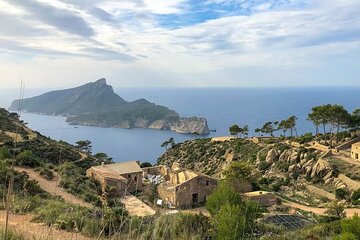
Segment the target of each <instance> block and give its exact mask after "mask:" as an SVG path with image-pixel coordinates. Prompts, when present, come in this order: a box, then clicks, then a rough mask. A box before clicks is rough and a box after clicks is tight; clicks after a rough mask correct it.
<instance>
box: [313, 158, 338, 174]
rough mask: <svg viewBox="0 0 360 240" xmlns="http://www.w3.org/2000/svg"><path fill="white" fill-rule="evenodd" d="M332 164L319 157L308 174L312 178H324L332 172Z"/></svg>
mask: <svg viewBox="0 0 360 240" xmlns="http://www.w3.org/2000/svg"><path fill="white" fill-rule="evenodd" d="M332 170H333V168H332V166H331V165H330V164H329V163H328V162H327V161H325V160H323V159H319V160H318V161H317V162H316V163H315V164H314V166H313V167H312V170H311V174H310V176H311V177H312V178H315V177H318V178H324V177H325V176H327V175H328V174H332Z"/></svg>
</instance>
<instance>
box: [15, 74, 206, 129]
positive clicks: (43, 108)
mask: <svg viewBox="0 0 360 240" xmlns="http://www.w3.org/2000/svg"><path fill="white" fill-rule="evenodd" d="M18 103H19V101H18V100H15V101H13V103H12V104H11V106H10V107H9V110H12V111H14V110H17V106H18ZM22 109H23V110H24V111H25V112H32V113H40V114H47V115H61V116H66V117H67V120H66V121H67V122H69V123H70V124H73V125H89V126H99V127H115V128H152V129H162V130H172V131H176V132H179V133H191V134H199V135H206V134H209V128H208V126H207V121H206V119H204V118H197V117H191V118H183V117H180V116H179V114H178V113H177V112H175V111H174V110H171V109H169V108H167V107H165V106H161V105H156V104H154V103H151V102H149V101H147V100H146V99H139V100H136V101H133V102H127V101H125V100H124V99H123V98H121V97H120V96H118V95H117V94H116V93H115V92H114V90H113V88H112V87H111V86H110V85H107V83H106V80H105V79H100V80H98V81H96V82H91V83H87V84H85V85H82V86H80V87H76V88H71V89H66V90H57V91H51V92H48V93H45V94H42V95H40V96H36V97H32V98H27V99H24V100H23V101H22Z"/></svg>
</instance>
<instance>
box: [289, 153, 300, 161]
mask: <svg viewBox="0 0 360 240" xmlns="http://www.w3.org/2000/svg"><path fill="white" fill-rule="evenodd" d="M288 162H289V163H290V164H295V163H297V162H298V153H297V152H293V153H292V154H291V155H290V156H289V159H288Z"/></svg>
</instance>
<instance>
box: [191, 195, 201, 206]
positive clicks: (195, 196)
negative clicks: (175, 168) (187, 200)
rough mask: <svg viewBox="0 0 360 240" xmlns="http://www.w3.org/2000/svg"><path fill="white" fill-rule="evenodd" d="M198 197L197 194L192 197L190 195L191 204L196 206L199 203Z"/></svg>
mask: <svg viewBox="0 0 360 240" xmlns="http://www.w3.org/2000/svg"><path fill="white" fill-rule="evenodd" d="M198 198H199V195H198V194H197V193H194V194H193V195H192V203H193V204H194V205H196V204H198V202H199V199H198Z"/></svg>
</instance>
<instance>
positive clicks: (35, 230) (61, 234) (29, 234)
mask: <svg viewBox="0 0 360 240" xmlns="http://www.w3.org/2000/svg"><path fill="white" fill-rule="evenodd" d="M32 218H33V216H32V215H14V214H11V215H10V218H9V219H10V228H11V229H12V230H14V231H16V232H19V233H21V234H23V235H24V236H25V237H26V239H29V240H35V239H47V240H64V239H66V240H90V239H91V238H88V237H85V236H83V235H80V234H79V233H71V232H67V231H64V230H58V229H54V228H50V227H48V226H46V225H44V224H41V223H34V222H31V219H32ZM4 224H5V211H0V225H4Z"/></svg>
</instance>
